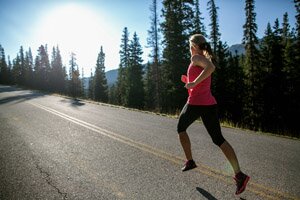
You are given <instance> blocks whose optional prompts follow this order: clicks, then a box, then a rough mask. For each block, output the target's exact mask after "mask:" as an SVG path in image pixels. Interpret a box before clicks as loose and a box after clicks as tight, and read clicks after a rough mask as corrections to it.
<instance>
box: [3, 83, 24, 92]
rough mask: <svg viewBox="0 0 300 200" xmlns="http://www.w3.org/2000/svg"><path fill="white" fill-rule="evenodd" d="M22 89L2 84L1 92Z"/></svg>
mask: <svg viewBox="0 0 300 200" xmlns="http://www.w3.org/2000/svg"><path fill="white" fill-rule="evenodd" d="M20 90H21V89H19V88H16V87H12V86H8V85H0V93H2V92H15V91H20Z"/></svg>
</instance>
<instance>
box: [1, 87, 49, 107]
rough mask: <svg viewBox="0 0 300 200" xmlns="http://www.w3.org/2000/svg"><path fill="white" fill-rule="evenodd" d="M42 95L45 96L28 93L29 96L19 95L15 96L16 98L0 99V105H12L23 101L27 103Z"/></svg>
mask: <svg viewBox="0 0 300 200" xmlns="http://www.w3.org/2000/svg"><path fill="white" fill-rule="evenodd" d="M14 91H15V90H14ZM44 95H45V94H42V93H30V94H21V95H17V96H11V97H6V98H3V99H0V105H2V104H7V103H12V102H14V104H17V103H22V102H24V101H28V100H31V99H34V98H40V97H42V96H44Z"/></svg>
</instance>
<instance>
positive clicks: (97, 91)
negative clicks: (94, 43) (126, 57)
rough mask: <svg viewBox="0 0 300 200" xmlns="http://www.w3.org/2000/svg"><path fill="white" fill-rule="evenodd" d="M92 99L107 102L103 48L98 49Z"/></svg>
mask: <svg viewBox="0 0 300 200" xmlns="http://www.w3.org/2000/svg"><path fill="white" fill-rule="evenodd" d="M93 81H94V92H93V93H94V97H95V100H96V101H101V102H105V103H106V102H107V101H108V86H107V80H106V77H105V54H104V52H103V47H102V46H101V48H100V53H99V54H98V58H97V63H96V70H95V75H94V80H93Z"/></svg>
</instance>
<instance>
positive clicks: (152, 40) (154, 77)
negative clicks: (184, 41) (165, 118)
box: [145, 0, 161, 110]
mask: <svg viewBox="0 0 300 200" xmlns="http://www.w3.org/2000/svg"><path fill="white" fill-rule="evenodd" d="M150 11H151V14H152V16H151V27H150V30H149V31H148V35H149V36H148V39H147V42H148V45H149V47H150V48H151V54H150V57H151V58H152V59H153V61H152V62H151V64H149V65H148V68H147V75H146V76H147V77H148V78H147V81H146V82H145V86H146V91H145V92H146V98H147V101H148V102H152V103H154V105H153V106H150V105H148V106H149V107H151V109H153V108H155V109H156V110H160V96H161V93H160V91H161V88H160V85H161V70H160V65H161V62H160V57H161V56H160V48H159V41H160V35H159V27H158V25H159V20H158V14H157V1H156V0H153V1H152V5H151V7H150ZM153 85H155V86H154V87H153Z"/></svg>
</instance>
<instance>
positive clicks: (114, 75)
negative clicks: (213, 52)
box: [83, 44, 245, 89]
mask: <svg viewBox="0 0 300 200" xmlns="http://www.w3.org/2000/svg"><path fill="white" fill-rule="evenodd" d="M228 51H230V52H231V53H232V55H235V54H236V53H237V54H238V55H241V54H245V48H244V45H243V44H235V45H232V46H230V47H229V48H228ZM105 75H106V79H107V84H108V86H109V87H111V86H112V85H113V84H114V83H116V82H117V79H118V69H113V70H109V71H107V72H105ZM89 80H90V78H89V77H85V78H84V79H83V81H84V87H85V89H87V88H88V85H89Z"/></svg>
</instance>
